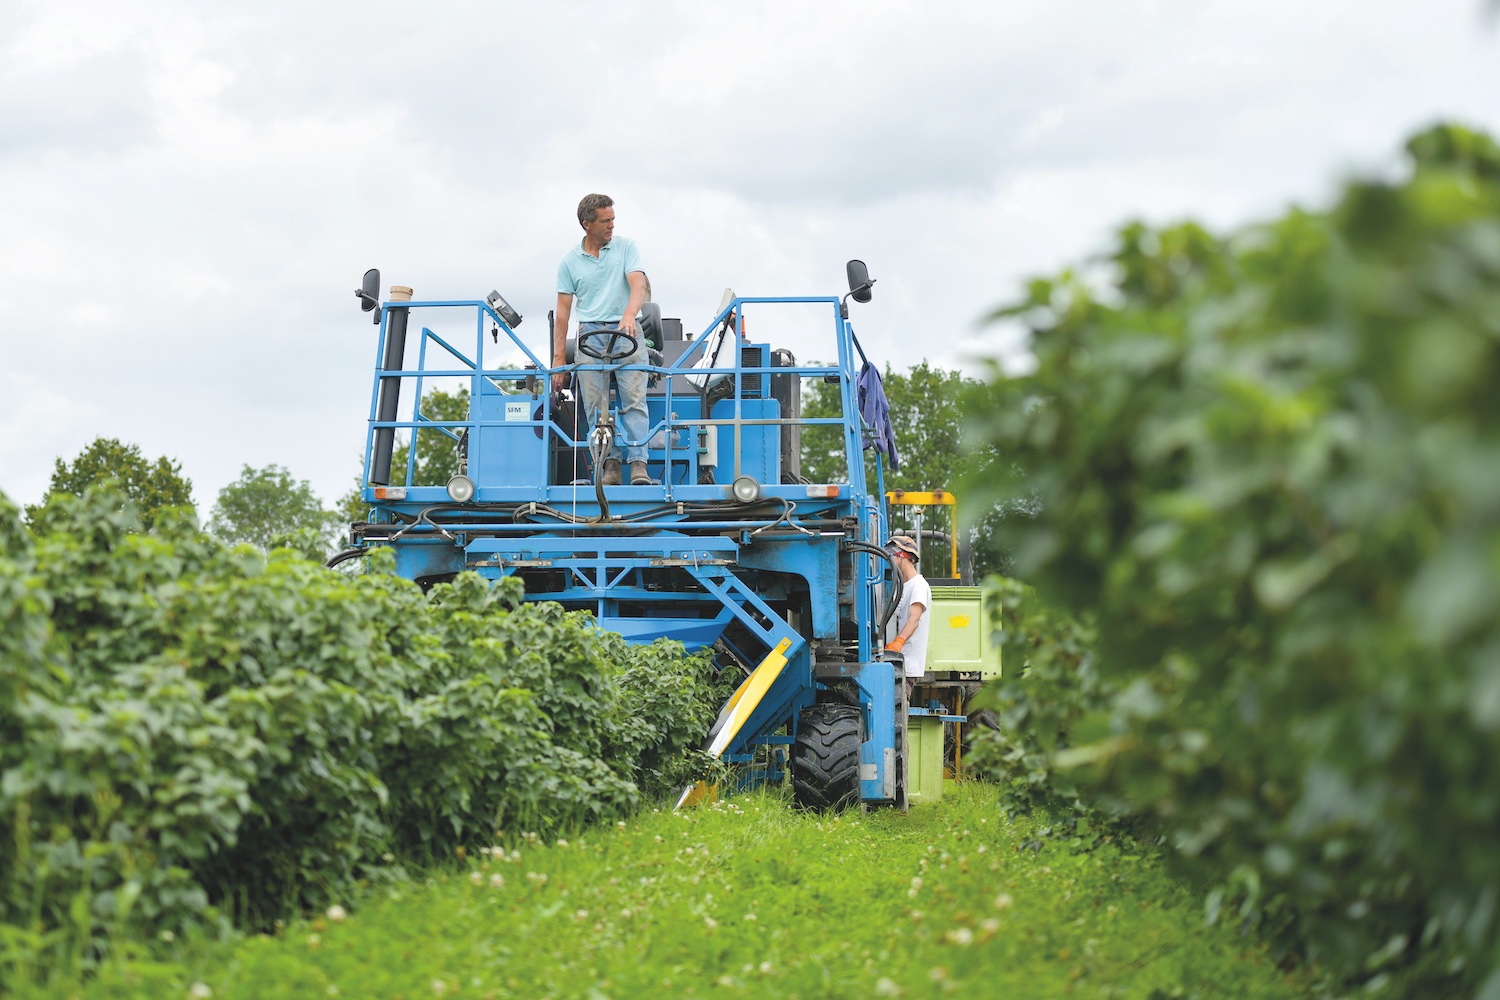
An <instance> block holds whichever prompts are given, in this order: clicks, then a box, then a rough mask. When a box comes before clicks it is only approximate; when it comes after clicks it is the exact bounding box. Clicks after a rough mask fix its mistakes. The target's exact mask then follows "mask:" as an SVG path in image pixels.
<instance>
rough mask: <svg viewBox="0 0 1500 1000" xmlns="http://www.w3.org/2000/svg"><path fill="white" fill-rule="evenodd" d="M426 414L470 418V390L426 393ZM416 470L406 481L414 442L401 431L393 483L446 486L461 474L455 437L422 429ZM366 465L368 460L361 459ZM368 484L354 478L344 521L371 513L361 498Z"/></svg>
mask: <svg viewBox="0 0 1500 1000" xmlns="http://www.w3.org/2000/svg"><path fill="white" fill-rule="evenodd" d="M421 412H422V416H423V417H425V418H426V419H428V420H468V419H469V390H468V389H466V388H460V389H459V390H458V391H456V392H445V391H443V390H442V389H430V390H428V391H427V392H426V393H424V394H423V396H422V410H421ZM416 439H417V461H416V473H415V475H413V477H412V481H411V483H407V481H406V469H407V465H408V463H409V461H410V457H411V443H410V439H407V438H406V437H405V435H404V434H402V433H401V432H399V431H398V432H397V434H396V446H395V448H393V449H392V450H391V485H392V486H407V485H411V486H442V485H445V484H446V483H447V482H448V480H450V479H452V478H453V477H454V476H456V475H458V459H459V454H458V448H457V446H456V444H455V443H454V441H453V439H452V438H450V437H449V436H448V435H446V434H444V433H443V432H442V431H441V430H439V429H437V428H435V427H434V428H429V429H425V430H418V431H417V435H416ZM360 465H361V466H363V465H364V461H363V460H361V461H360ZM363 488H364V483H363V482H361V481H360V474H358V473H357V474H356V475H355V477H354V486H353V487H352V488H351V489H350V490H349V492H348V493H345V494H344V495H343V496H342V497H340V498H339V503H338V509H337V514H338V516H339V519H340V520H341V521H346V522H352V521H363V520H364V519H365V517H366V515H368V514H369V510H370V508H369V505H368V504H366V503H365V502H364V500H363V499H362V498H361V497H360V492H361V491H362V490H363Z"/></svg>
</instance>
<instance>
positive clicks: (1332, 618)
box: [971, 126, 1500, 998]
mask: <svg viewBox="0 0 1500 1000" xmlns="http://www.w3.org/2000/svg"><path fill="white" fill-rule="evenodd" d="M1407 150H1408V153H1409V168H1408V173H1407V175H1406V176H1405V177H1404V178H1402V179H1399V180H1357V181H1354V182H1352V183H1349V184H1348V185H1347V186H1346V188H1345V189H1344V191H1343V193H1342V195H1341V197H1339V199H1338V200H1337V203H1336V204H1335V205H1334V206H1333V207H1332V208H1331V209H1330V210H1327V211H1321V212H1314V211H1304V210H1293V211H1290V212H1288V213H1287V214H1286V215H1285V216H1284V217H1282V218H1280V219H1277V220H1275V221H1272V222H1270V223H1267V224H1264V225H1256V226H1252V227H1248V228H1246V229H1243V230H1241V231H1239V232H1235V233H1233V234H1230V235H1228V236H1223V237H1220V236H1216V235H1214V234H1212V233H1209V232H1208V231H1206V230H1204V229H1202V228H1200V227H1198V226H1195V225H1192V224H1183V225H1176V226H1170V227H1166V228H1160V229H1156V228H1151V227H1147V226H1145V225H1140V224H1136V225H1131V226H1127V227H1126V228H1125V229H1124V230H1123V231H1122V232H1121V233H1120V236H1119V242H1118V245H1117V247H1116V248H1115V250H1114V252H1113V254H1112V256H1111V258H1110V263H1111V267H1110V269H1109V271H1108V273H1106V274H1099V273H1092V274H1088V275H1084V274H1079V273H1072V272H1068V273H1064V274H1062V275H1060V276H1058V277H1055V278H1050V279H1042V280H1036V281H1033V282H1032V283H1031V284H1030V286H1029V289H1028V291H1027V294H1026V297H1025V299H1024V300H1023V301H1021V302H1019V303H1017V304H1015V305H1014V306H1011V307H1009V308H1006V309H1004V310H1002V311H1001V312H1000V313H999V314H998V315H1004V316H1014V317H1018V318H1020V319H1022V320H1024V321H1025V322H1026V323H1027V324H1029V326H1030V327H1031V329H1032V330H1033V331H1034V348H1035V352H1036V357H1037V362H1038V364H1037V369H1036V372H1035V374H1034V375H1032V376H1029V377H1026V378H1020V379H1003V378H1000V377H998V373H997V376H996V379H995V381H994V382H993V383H992V384H991V386H990V387H989V388H988V389H987V390H986V391H985V393H984V394H983V397H982V400H981V401H979V402H977V403H976V405H974V406H973V407H972V408H971V412H972V413H973V415H974V419H975V421H976V426H977V429H978V432H979V433H981V434H982V435H983V436H984V437H985V439H986V440H987V441H988V442H989V443H990V444H991V445H992V446H993V447H994V448H995V449H996V450H997V451H998V452H999V453H1002V454H1004V455H1006V456H1007V457H1008V458H1009V459H1010V460H1011V462H1012V463H1013V465H1012V466H1010V472H1011V474H1010V475H1007V476H1003V477H995V478H994V479H992V480H990V481H989V487H990V489H991V490H992V491H993V492H992V493H990V494H989V495H988V496H987V497H975V499H976V500H985V501H991V500H1005V499H1009V498H1015V497H1019V496H1022V495H1025V494H1030V493H1034V494H1035V495H1036V496H1037V497H1039V499H1040V509H1039V510H1038V511H1037V516H1036V518H1035V520H1032V521H1027V522H1019V521H1016V520H1011V521H1004V522H1001V524H1000V525H999V527H1000V528H1001V530H1004V531H1006V532H1007V533H1008V536H1009V538H1008V541H1007V544H1010V545H1013V546H1014V551H1015V553H1016V563H1017V569H1018V572H1019V573H1020V574H1021V575H1022V576H1023V577H1024V578H1026V579H1028V580H1030V581H1031V582H1033V583H1034V584H1035V585H1036V587H1037V589H1038V593H1039V594H1040V595H1041V597H1042V598H1043V599H1045V600H1046V601H1048V602H1049V603H1051V604H1052V605H1053V607H1055V608H1057V609H1058V610H1059V613H1062V612H1065V611H1066V610H1068V609H1071V610H1072V611H1075V612H1080V613H1084V612H1086V613H1087V614H1088V615H1089V617H1090V620H1091V621H1092V622H1096V623H1097V629H1098V646H1097V649H1098V651H1099V652H1098V661H1097V672H1098V677H1099V680H1100V682H1101V683H1103V684H1105V685H1108V687H1109V688H1110V689H1111V691H1112V692H1113V693H1112V694H1111V695H1110V701H1111V707H1110V720H1109V723H1108V731H1107V732H1106V733H1103V734H1101V735H1100V736H1099V737H1098V738H1096V739H1093V740H1091V741H1088V742H1085V741H1084V740H1082V739H1080V738H1079V737H1080V736H1081V735H1082V734H1081V732H1074V734H1073V739H1072V740H1071V741H1070V743H1069V746H1068V749H1066V750H1065V751H1063V752H1062V753H1060V754H1054V755H1053V757H1052V765H1053V766H1054V767H1055V766H1058V765H1063V764H1069V765H1075V766H1077V768H1078V772H1077V773H1078V777H1079V781H1080V782H1083V783H1087V784H1086V787H1087V788H1088V790H1089V791H1088V794H1089V796H1090V797H1091V799H1092V800H1093V801H1094V802H1095V803H1100V802H1105V803H1110V804H1113V805H1114V806H1117V807H1120V808H1124V809H1128V810H1131V811H1133V812H1134V813H1135V814H1136V816H1137V817H1139V818H1141V819H1144V820H1148V821H1150V822H1151V823H1154V824H1156V825H1157V826H1158V827H1159V829H1160V830H1161V831H1162V833H1163V835H1164V836H1165V837H1166V838H1167V840H1168V842H1169V843H1170V844H1171V845H1172V846H1173V847H1174V848H1175V852H1176V857H1177V859H1178V862H1179V864H1180V865H1181V866H1182V868H1183V870H1184V871H1186V872H1188V873H1189V874H1191V875H1192V876H1193V877H1195V878H1196V879H1197V880H1198V881H1199V883H1200V884H1201V885H1203V886H1205V887H1206V891H1207V909H1208V915H1209V917H1210V919H1211V920H1212V919H1233V920H1235V921H1236V922H1237V923H1239V924H1240V925H1241V926H1242V927H1247V928H1248V927H1251V926H1256V925H1259V926H1260V927H1262V928H1263V929H1264V930H1265V931H1267V932H1268V933H1269V934H1271V935H1272V936H1273V938H1274V939H1275V940H1277V941H1279V942H1280V944H1281V946H1282V947H1283V948H1285V949H1289V950H1295V951H1297V952H1300V953H1301V954H1303V955H1305V956H1307V957H1308V958H1310V959H1312V960H1314V961H1317V962H1320V963H1323V964H1324V966H1325V968H1327V969H1329V970H1332V971H1333V972H1335V973H1337V974H1339V975H1341V976H1345V977H1348V978H1349V979H1351V980H1354V981H1363V982H1364V983H1365V984H1366V985H1367V986H1368V987H1369V988H1370V989H1371V990H1372V991H1374V992H1379V990H1380V989H1381V988H1383V987H1389V988H1396V985H1395V984H1399V988H1401V989H1402V990H1404V991H1407V992H1409V993H1410V994H1412V995H1423V996H1433V995H1474V994H1475V992H1476V991H1477V994H1478V995H1480V996H1483V997H1486V998H1493V997H1495V996H1500V972H1497V971H1495V970H1496V969H1497V966H1500V933H1497V901H1500V851H1497V850H1496V847H1495V844H1496V834H1497V831H1500V769H1497V766H1496V762H1497V761H1500V393H1497V391H1496V389H1497V386H1500V149H1497V147H1496V145H1495V143H1494V142H1493V141H1491V140H1490V139H1489V138H1488V137H1486V136H1483V135H1480V134H1478V133H1475V132H1471V131H1467V130H1465V129H1462V128H1459V127H1454V126H1442V127H1437V128H1433V129H1431V130H1429V131H1427V132H1424V133H1423V134H1421V135H1419V136H1417V137H1415V138H1414V139H1412V140H1411V141H1410V143H1409V144H1408V146H1407ZM1022 472H1024V475H1022ZM1023 620H1024V619H1023ZM1034 669H1040V668H1037V667H1035V661H1034ZM1048 669H1051V668H1048ZM1080 684H1081V681H1080ZM1044 696H1045V694H1044V693H1039V694H1038V695H1037V697H1044ZM1068 697H1071V696H1068ZM1016 704H1019V702H1017V703H1016ZM1086 707H1087V705H1086V702H1085V704H1084V705H1082V706H1067V705H1064V706H1051V707H1049V708H1047V709H1046V712H1045V714H1044V716H1043V718H1042V726H1041V727H1040V728H1039V729H1038V734H1037V735H1038V736H1039V737H1040V736H1041V734H1042V733H1043V732H1045V731H1046V730H1048V729H1050V728H1051V727H1052V726H1053V725H1054V724H1055V721H1056V720H1057V719H1059V718H1065V717H1066V716H1068V714H1069V713H1072V712H1079V711H1083V709H1085V708H1086ZM1009 752H1014V751H1009ZM1017 773H1018V774H1020V775H1022V776H1023V777H1024V774H1025V771H1024V770H1023V771H1020V772H1017ZM1010 780H1013V781H1014V780H1018V779H1016V778H1012V779H1010ZM1392 977H1395V978H1392Z"/></svg>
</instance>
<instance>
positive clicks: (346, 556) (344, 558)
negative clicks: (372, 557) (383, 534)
mask: <svg viewBox="0 0 1500 1000" xmlns="http://www.w3.org/2000/svg"><path fill="white" fill-rule="evenodd" d="M369 554H370V553H369V552H368V551H366V550H365V549H345V550H344V551H342V552H340V553H338V554H337V555H334V556H331V557H330V558H329V560H328V561H327V562H325V563H324V564H323V565H324V566H325V567H327V568H328V569H333V567H335V566H337V565H338V564H339V563H341V562H348V561H349V560H350V559H358V558H359V557H360V556H367V555H369Z"/></svg>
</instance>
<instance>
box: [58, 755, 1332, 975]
mask: <svg viewBox="0 0 1500 1000" xmlns="http://www.w3.org/2000/svg"><path fill="white" fill-rule="evenodd" d="M1034 835H1035V827H1034V825H1033V823H1032V822H1031V821H1019V822H1014V823H1011V822H1006V821H1005V820H1003V819H1001V818H1000V816H999V814H998V811H997V809H996V805H995V797H994V792H993V790H992V789H989V788H986V787H984V786H982V785H972V784H971V785H965V786H961V787H959V788H957V789H951V790H950V791H949V793H948V796H947V797H946V798H945V799H944V801H943V802H942V803H940V804H938V805H933V806H926V807H917V808H914V809H913V810H912V812H911V814H910V815H908V816H900V815H896V814H893V813H890V812H877V813H871V814H868V815H861V814H859V813H858V812H850V813H845V814H842V815H837V816H828V817H818V816H810V815H805V814H800V813H797V812H795V811H793V810H791V809H790V808H789V807H788V805H787V803H786V801H785V800H784V799H783V798H782V797H781V796H779V795H778V794H776V793H775V792H767V793H762V794H755V795H746V796H740V797H737V798H735V799H732V800H730V801H729V802H727V803H720V804H718V805H715V806H712V807H709V808H706V809H701V810H697V811H694V812H690V813H681V814H672V813H670V812H667V811H661V812H657V813H651V812H647V813H645V814H642V815H641V816H639V817H637V818H635V819H634V820H632V821H630V822H629V823H626V824H622V825H620V826H619V827H612V828H608V829H600V830H594V831H590V832H586V833H584V834H583V835H582V836H579V837H577V838H576V839H574V840H573V841H572V842H565V841H559V842H558V843H557V844H556V845H553V846H545V845H541V844H536V843H529V842H527V841H526V840H525V838H517V840H516V842H515V843H513V844H511V845H510V849H509V850H508V851H507V852H505V854H504V858H503V860H500V859H497V858H494V857H491V856H489V852H484V853H483V854H482V855H481V856H480V857H477V858H476V857H472V856H471V857H469V858H466V859H463V860H461V861H457V862H455V864H454V865H453V866H451V867H450V868H449V869H448V870H446V871H442V872H434V873H432V874H431V875H430V876H429V877H428V878H427V879H426V880H422V881H413V882H408V883H405V884H392V885H387V886H383V887H379V888H371V889H370V890H368V891H367V892H366V894H365V895H364V897H363V898H360V899H355V900H350V901H347V902H346V903H345V904H344V905H345V908H346V909H347V911H348V915H347V917H346V918H345V919H342V920H337V919H330V918H329V917H322V918H319V919H317V920H314V921H311V922H300V923H296V924H293V925H291V926H289V927H287V928H285V930H284V931H282V932H281V933H280V934H279V935H277V936H275V937H269V936H267V937H255V938H247V939H241V940H238V941H233V942H229V943H218V942H202V943H188V944H183V943H176V944H173V945H169V946H167V947H169V948H173V949H175V950H176V951H175V954H173V955H170V956H169V958H170V960H168V961H162V960H161V959H162V957H163V956H162V955H161V954H160V953H159V952H160V949H159V948H158V949H157V951H158V955H157V956H156V958H155V960H152V961H146V960H137V961H131V960H120V961H117V962H116V963H114V964H113V965H111V966H110V967H109V968H108V969H106V970H105V972H104V973H103V975H101V976H100V977H99V978H98V979H96V980H95V981H94V982H92V983H91V984H90V985H89V987H88V988H87V989H86V990H83V991H74V990H65V991H64V992H61V993H58V994H48V995H59V996H74V995H82V996H84V997H90V998H95V997H152V998H163V997H168V998H175V997H194V996H197V997H202V996H210V995H211V996H212V997H215V998H224V1000H227V998H268V1000H269V998H278V1000H279V998H286V997H326V996H343V997H360V998H364V997H372V998H373V997H382V998H396V997H400V998H404V1000H419V998H420V1000H427V998H432V997H438V996H446V997H497V998H498V997H526V998H534V997H557V998H565V997H617V998H625V997H706V996H721V995H722V996H764V997H781V998H794V997H802V998H813V997H872V996H877V997H878V996H906V997H929V996H932V997H935V996H944V995H947V994H949V993H952V994H953V995H955V996H967V997H1017V998H1025V997H1061V996H1088V997H1101V996H1102V997H1142V998H1152V1000H1155V998H1162V1000H1165V998H1175V997H1235V998H1248V997H1298V996H1305V995H1307V994H1308V984H1307V983H1306V982H1305V981H1304V980H1301V979H1296V978H1288V977H1287V976H1285V975H1283V974H1281V973H1279V972H1277V971H1276V970H1275V969H1274V968H1273V967H1272V965H1271V964H1270V962H1269V961H1268V960H1267V959H1266V958H1265V956H1264V954H1263V953H1262V952H1260V951H1259V950H1258V949H1256V948H1255V947H1253V946H1251V945H1249V944H1248V943H1247V942H1246V941H1244V940H1242V939H1240V938H1238V937H1237V936H1236V935H1234V934H1233V933H1232V932H1230V931H1227V930H1225V929H1223V928H1205V927H1204V926H1203V920H1202V910H1201V907H1200V906H1199V905H1198V903H1197V902H1196V901H1195V900H1194V899H1193V898H1191V897H1190V896H1189V894H1188V893H1187V892H1186V891H1185V890H1183V889H1182V888H1181V887H1180V886H1178V885H1177V884H1176V883H1174V882H1173V881H1171V880H1170V879H1168V878H1167V877H1166V876H1165V875H1164V874H1163V873H1162V871H1161V870H1160V868H1159V867H1158V866H1157V864H1156V863H1154V862H1153V861H1152V860H1150V859H1148V858H1142V857H1138V856H1130V855H1127V854H1124V853H1122V852H1120V851H1118V850H1114V849H1112V848H1109V847H1106V848H1104V849H1102V850H1099V851H1096V852H1094V853H1092V854H1087V855H1075V854H1072V853H1070V852H1069V851H1068V850H1067V849H1066V848H1065V847H1063V846H1061V845H1057V844H1055V843H1050V842H1043V843H1041V844H1038V843H1037V842H1036V840H1035V836H1034ZM338 915H339V914H337V913H335V914H334V916H335V917H337V916H338ZM205 987H206V989H205Z"/></svg>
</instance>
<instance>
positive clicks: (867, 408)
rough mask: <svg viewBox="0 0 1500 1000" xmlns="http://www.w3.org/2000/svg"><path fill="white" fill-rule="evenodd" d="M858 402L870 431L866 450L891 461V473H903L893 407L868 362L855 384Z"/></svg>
mask: <svg viewBox="0 0 1500 1000" xmlns="http://www.w3.org/2000/svg"><path fill="white" fill-rule="evenodd" d="M855 387H856V390H857V398H858V400H859V415H860V416H861V417H863V418H864V421H865V423H866V424H868V425H869V427H870V434H869V435H868V436H867V437H866V438H865V447H866V448H870V447H873V448H875V449H876V450H877V451H883V452H885V453H886V454H887V455H889V456H890V457H891V471H892V472H900V471H901V456H899V455H897V454H896V429H895V428H894V427H892V426H891V404H890V402H889V401H888V400H887V399H886V398H885V386H884V385H883V384H881V381H880V371H879V370H878V369H877V368H876V367H875V366H874V365H872V364H870V363H869V362H868V361H866V362H865V363H864V367H862V368H860V370H859V380H858V381H857V382H856V383H855Z"/></svg>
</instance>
